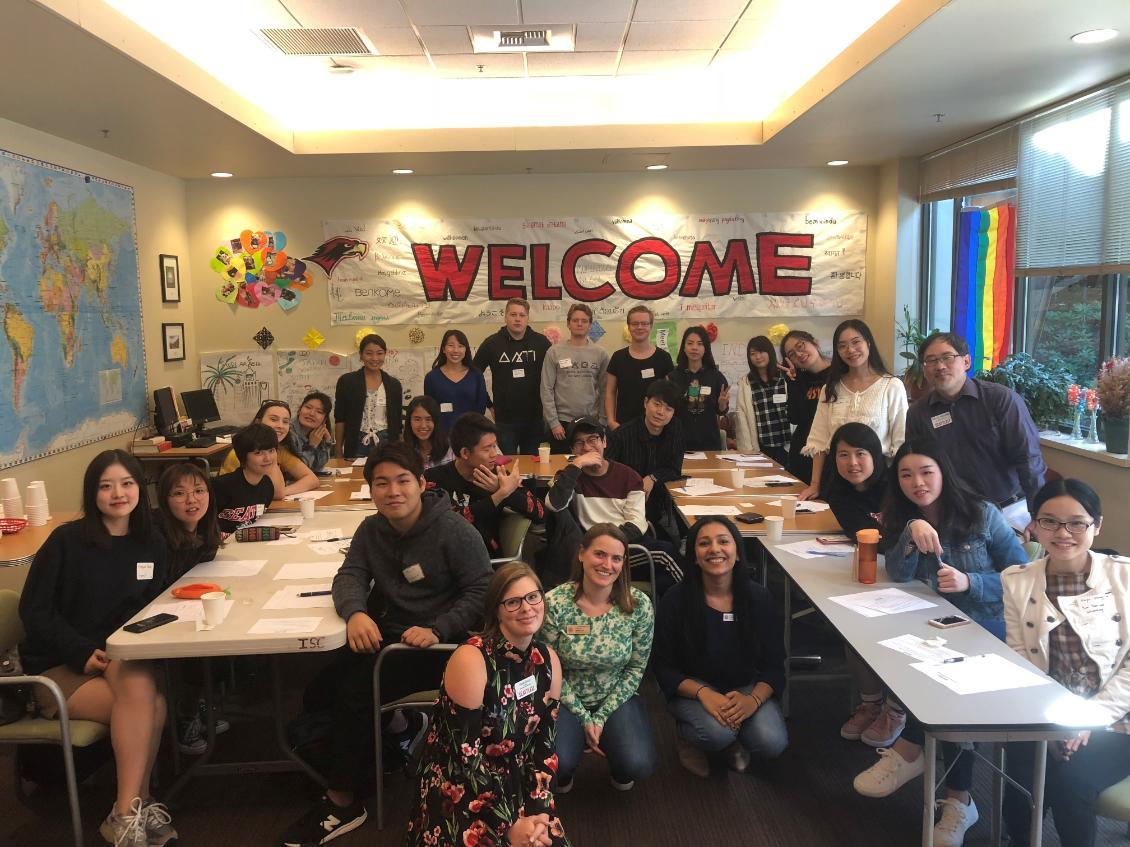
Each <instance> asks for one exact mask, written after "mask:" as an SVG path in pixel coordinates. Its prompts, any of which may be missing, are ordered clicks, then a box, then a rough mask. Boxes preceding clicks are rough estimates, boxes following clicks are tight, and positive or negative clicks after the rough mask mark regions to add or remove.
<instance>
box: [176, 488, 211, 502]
mask: <svg viewBox="0 0 1130 847" xmlns="http://www.w3.org/2000/svg"><path fill="white" fill-rule="evenodd" d="M189 494H191V495H193V496H194V497H195V498H196V499H197V500H199V499H200V498H201V497H207V496H208V489H207V488H205V487H204V486H203V485H200V486H197V487H196V488H191V489H189V490H188V491H185V490H184V489H183V488H178V489H176V490H175V491H170V492H169V499H170V500H187V499H188V495H189Z"/></svg>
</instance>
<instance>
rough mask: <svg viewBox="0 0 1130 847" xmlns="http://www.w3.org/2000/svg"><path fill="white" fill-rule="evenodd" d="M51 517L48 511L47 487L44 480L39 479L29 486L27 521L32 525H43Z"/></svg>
mask: <svg viewBox="0 0 1130 847" xmlns="http://www.w3.org/2000/svg"><path fill="white" fill-rule="evenodd" d="M50 517H51V515H50V514H49V513H48V511H47V489H46V488H45V487H44V485H43V480H38V479H37V480H36V481H35V482H32V483H29V484H28V487H27V522H28V524H30V525H31V526H43V525H44V524H46V523H47V520H48V518H50Z"/></svg>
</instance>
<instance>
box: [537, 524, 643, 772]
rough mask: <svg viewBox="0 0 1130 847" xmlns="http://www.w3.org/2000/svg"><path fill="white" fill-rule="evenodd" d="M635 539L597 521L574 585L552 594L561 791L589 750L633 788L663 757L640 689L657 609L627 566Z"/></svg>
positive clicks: (545, 634)
mask: <svg viewBox="0 0 1130 847" xmlns="http://www.w3.org/2000/svg"><path fill="white" fill-rule="evenodd" d="M627 552H628V539H627V538H625V537H624V533H623V532H621V531H620V529H619V528H618V527H616V526H614V525H613V524H609V523H600V524H595V525H594V526H593V527H592V528H591V529H590V530H589V531H588V532H586V533H585V534H584V537H583V538H582V539H581V546H580V550H579V551H578V553H577V558H576V559H575V560H574V562H573V574H572V578H571V581H570V582H566V583H564V584H562V585H559V586H557V587H556V588H554V589H553V590H552V591H550V592H549V593H548V594H547V595H546V597H545V623H544V624H543V625H542V629H541V634H540V637H541V638H542V639H543V640H544V641H545V643H546V644H548V645H549V646H551V647H552V648H553V649H554V650H556V651H557V654H558V655H559V656H560V657H561V667H562V674H563V679H562V684H561V705H562V708H561V713H560V715H559V717H558V720H557V761H558V769H557V786H558V787H557V793H558V794H564V793H566V792H567V791H569V789H571V788H572V787H573V773H574V771H576V769H577V764H578V762H579V761H580V759H581V754H582V753H583V752H584V750H585V748H586V747H587V748H588V749H589V750H591V751H592V752H594V753H596V754H597V755H599V756H601V757H604V758H606V759H608V766H609V769H610V770H611V775H612V787H613V788H616V789H618V790H620V791H627V790H629V789H630V788H632V786H634V785H635V784H636V780H637V779H645V778H647V777H648V776H649V775H650V774H651V772H652V771H653V770H655V765H656V762H657V754H656V751H655V731H654V729H653V728H652V726H651V719H650V718H649V717H648V715H647V708H646V706H645V705H644V702H643V699H642V698H641V697H640V696H639V694H638V689H639V686H640V680H641V679H642V678H643V672H644V669H645V668H646V667H647V659H648V656H649V655H650V654H651V637H652V628H653V626H654V623H655V611H654V608H653V606H652V603H651V600H650V599H649V598H648V596H647V595H646V594H644V593H643V592H641V591H638V590H636V589H635V588H632V584H631V574H630V572H629V570H628V569H627V568H625V567H624V563H625V560H626V558H627Z"/></svg>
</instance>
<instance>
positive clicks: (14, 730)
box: [0, 589, 110, 847]
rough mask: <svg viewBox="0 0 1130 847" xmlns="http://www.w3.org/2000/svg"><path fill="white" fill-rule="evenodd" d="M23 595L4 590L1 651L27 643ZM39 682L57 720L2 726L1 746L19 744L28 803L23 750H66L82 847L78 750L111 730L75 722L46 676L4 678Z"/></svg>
mask: <svg viewBox="0 0 1130 847" xmlns="http://www.w3.org/2000/svg"><path fill="white" fill-rule="evenodd" d="M19 605H20V595H19V594H17V593H16V592H15V591H11V590H9V589H2V590H0V652H7V651H8V650H11V649H12V648H13V647H15V646H16V645H17V644H19V643H20V642H21V641H23V638H24V629H23V624H22V623H21V622H20V613H19ZM33 683H38V684H39V685H43V686H45V687H46V688H47V690H48V691H50V692H51V696H52V697H54V698H55V702H56V703H57V704H58V706H59V717H58V719H55V720H48V719H47V718H39V717H34V718H33V717H25V718H21V719H20V720H18V721H15V722H14V723H10V724H7V725H5V726H0V744H15V745H17V746H16V755H15V756H14V757H13V759H14V760H15V763H16V772H15V783H16V794H17V796H19V798H20V799H21V800H26V797H25V796H24V793H23V790H22V783H21V780H20V756H19V747H20V745H24V744H58V745H60V746H61V747H62V748H63V766H64V768H65V770H66V777H67V798H68V800H69V801H70V807H71V829H72V831H73V833H74V843H75V847H82V843H83V841H82V811H81V810H80V808H79V802H78V783H77V780H76V779H75V760H74V748H75V747H89V746H90V745H92V744H95V743H96V742H98V741H101V740H102V739H103V738H105V737H106V736H107V735H109V734H110V727H108V726H106V725H105V724H100V723H96V722H95V721H79V720H71V719H70V716H69V715H68V714H67V704H66V701H65V700H64V699H63V692H62V691H61V690H60V688H59V686H58V685H57V684H56V683H55V682H54V681H53V680H50V679H48V678H47V677H45V676H36V675H23V676H9V677H0V685H31V684H33Z"/></svg>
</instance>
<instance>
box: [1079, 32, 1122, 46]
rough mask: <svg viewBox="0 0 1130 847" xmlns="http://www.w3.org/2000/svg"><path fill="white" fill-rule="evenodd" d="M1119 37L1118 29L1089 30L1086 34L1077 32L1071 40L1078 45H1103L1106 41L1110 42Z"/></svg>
mask: <svg viewBox="0 0 1130 847" xmlns="http://www.w3.org/2000/svg"><path fill="white" fill-rule="evenodd" d="M1117 35H1118V30H1116V29H1088V30H1087V31H1085V32H1077V33H1075V34H1074V35H1073V36H1071V40H1072V41H1074V42H1075V43H1076V44H1101V43H1102V42H1104V41H1110V40H1111V39H1112V38H1114V37H1116V36H1117Z"/></svg>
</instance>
